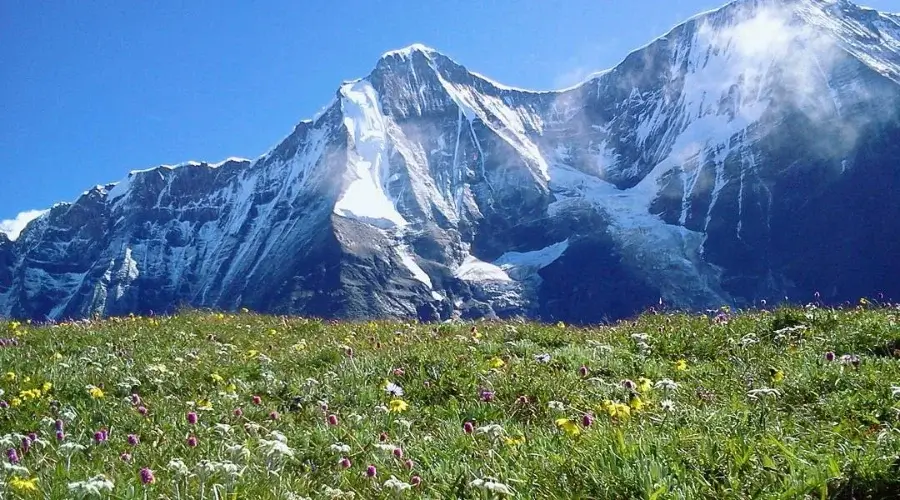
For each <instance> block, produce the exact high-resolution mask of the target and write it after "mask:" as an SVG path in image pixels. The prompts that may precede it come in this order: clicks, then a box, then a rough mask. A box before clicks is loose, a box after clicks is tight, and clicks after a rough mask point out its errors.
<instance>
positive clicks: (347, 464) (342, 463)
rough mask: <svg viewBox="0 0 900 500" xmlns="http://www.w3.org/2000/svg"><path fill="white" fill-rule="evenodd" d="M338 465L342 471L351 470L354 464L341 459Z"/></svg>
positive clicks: (346, 459)
mask: <svg viewBox="0 0 900 500" xmlns="http://www.w3.org/2000/svg"><path fill="white" fill-rule="evenodd" d="M338 465H340V466H341V468H342V469H349V468H350V466H351V465H352V464H351V463H350V459H349V458H347V457H341V459H340V460H338Z"/></svg>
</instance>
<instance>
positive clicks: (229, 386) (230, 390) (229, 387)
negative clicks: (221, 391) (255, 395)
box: [225, 384, 237, 393]
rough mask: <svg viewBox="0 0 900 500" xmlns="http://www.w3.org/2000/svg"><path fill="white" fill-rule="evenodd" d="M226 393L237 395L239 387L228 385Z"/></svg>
mask: <svg viewBox="0 0 900 500" xmlns="http://www.w3.org/2000/svg"><path fill="white" fill-rule="evenodd" d="M225 391H226V392H230V393H235V392H237V386H236V385H234V384H228V385H226V386H225Z"/></svg>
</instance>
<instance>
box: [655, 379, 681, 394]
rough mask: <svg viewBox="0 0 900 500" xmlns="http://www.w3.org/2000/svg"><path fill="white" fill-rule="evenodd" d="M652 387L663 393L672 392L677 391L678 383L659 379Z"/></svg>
mask: <svg viewBox="0 0 900 500" xmlns="http://www.w3.org/2000/svg"><path fill="white" fill-rule="evenodd" d="M653 386H654V387H656V388H657V389H662V390H664V391H674V390H675V389H678V383H677V382H675V381H674V380H672V379H669V378H664V379H660V380H658V381H657V382H656V383H655V384H653Z"/></svg>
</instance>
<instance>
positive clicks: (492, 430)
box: [475, 424, 503, 438]
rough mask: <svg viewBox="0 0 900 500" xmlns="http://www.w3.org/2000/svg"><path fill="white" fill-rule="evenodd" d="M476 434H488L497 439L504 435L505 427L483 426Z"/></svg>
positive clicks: (476, 430) (496, 425)
mask: <svg viewBox="0 0 900 500" xmlns="http://www.w3.org/2000/svg"><path fill="white" fill-rule="evenodd" d="M475 434H487V435H489V436H491V437H493V438H497V437H499V436H501V435H502V434H503V427H502V426H500V425H498V424H488V425H483V426H481V427H479V428H477V429H475Z"/></svg>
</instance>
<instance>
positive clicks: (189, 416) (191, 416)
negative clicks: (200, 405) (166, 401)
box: [187, 411, 197, 425]
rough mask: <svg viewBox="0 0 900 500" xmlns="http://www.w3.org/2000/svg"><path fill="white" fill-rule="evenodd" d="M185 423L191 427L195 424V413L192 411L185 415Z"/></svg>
mask: <svg viewBox="0 0 900 500" xmlns="http://www.w3.org/2000/svg"><path fill="white" fill-rule="evenodd" d="M187 422H188V423H189V424H191V425H194V424H196V423H197V413H196V412H193V411H189V412H188V414H187Z"/></svg>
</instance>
